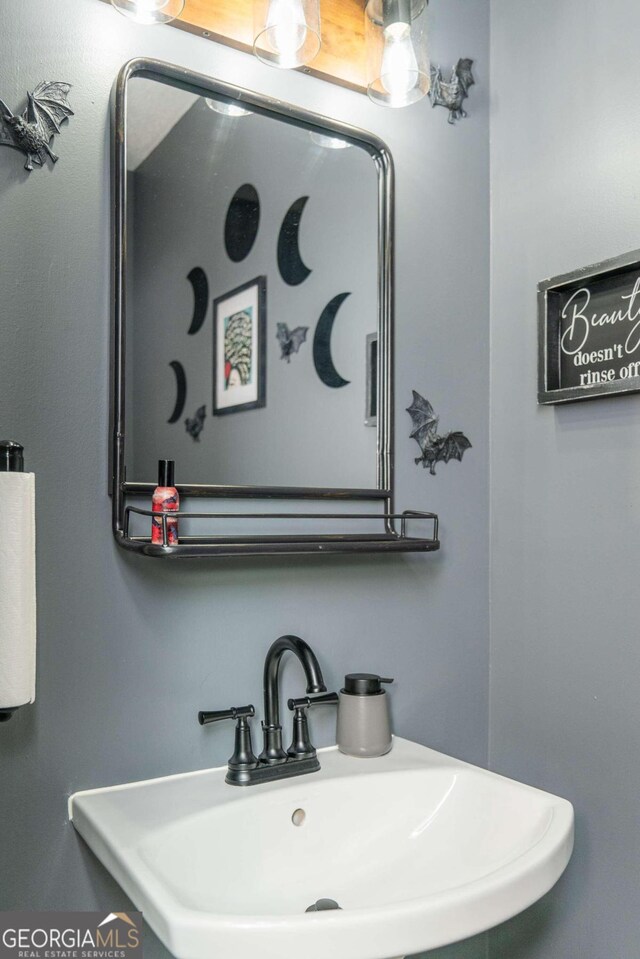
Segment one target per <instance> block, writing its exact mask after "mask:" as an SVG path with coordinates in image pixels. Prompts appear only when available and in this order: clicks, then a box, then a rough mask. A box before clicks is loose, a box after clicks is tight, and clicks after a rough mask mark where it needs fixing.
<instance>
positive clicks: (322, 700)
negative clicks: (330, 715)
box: [287, 693, 339, 711]
mask: <svg viewBox="0 0 640 959" xmlns="http://www.w3.org/2000/svg"><path fill="white" fill-rule="evenodd" d="M338 701H339V696H338V694H337V693H325V694H324V696H313V697H311V696H300V698H299V699H290V700H289V701H288V702H287V705H288V707H289V709H290V710H292V711H293V710H294V709H308V707H309V706H333V705H335V704H336V703H337V702H338Z"/></svg>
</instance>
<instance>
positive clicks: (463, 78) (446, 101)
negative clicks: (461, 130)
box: [429, 60, 476, 123]
mask: <svg viewBox="0 0 640 959" xmlns="http://www.w3.org/2000/svg"><path fill="white" fill-rule="evenodd" d="M472 66H473V60H458V62H457V63H456V65H455V67H454V68H453V70H452V71H451V79H450V80H449V81H448V82H447V81H446V80H443V79H442V70H441V69H440V67H431V89H430V90H429V98H430V100H431V106H432V107H446V108H447V110H448V111H449V117H448V120H449V123H455V121H456V120H459V119H460V118H461V117H466V115H467V114H466V112H465V110H463V108H462V102H463V100H466V98H467V97H468V96H469V87H471V86H473V84H474V83H475V82H476V81H475V80H474V79H473V73H472V72H471V67H472Z"/></svg>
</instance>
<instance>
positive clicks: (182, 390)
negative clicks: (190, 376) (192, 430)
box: [167, 360, 187, 423]
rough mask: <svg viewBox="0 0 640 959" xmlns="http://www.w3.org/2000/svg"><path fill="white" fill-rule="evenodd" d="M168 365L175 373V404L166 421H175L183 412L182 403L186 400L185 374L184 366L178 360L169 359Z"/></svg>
mask: <svg viewBox="0 0 640 959" xmlns="http://www.w3.org/2000/svg"><path fill="white" fill-rule="evenodd" d="M169 366H170V367H171V369H172V370H173V372H174V373H175V374H176V405H175V406H174V408H173V413H172V414H171V416H170V417H169V419H168V420H167V423H177V422H178V420H179V419H180V417H181V416H182V414H183V412H184V404H185V403H186V401H187V375H186V373H185V371H184V366H183V365H182V363H180V362H179V361H178V360H171V362H170V363H169Z"/></svg>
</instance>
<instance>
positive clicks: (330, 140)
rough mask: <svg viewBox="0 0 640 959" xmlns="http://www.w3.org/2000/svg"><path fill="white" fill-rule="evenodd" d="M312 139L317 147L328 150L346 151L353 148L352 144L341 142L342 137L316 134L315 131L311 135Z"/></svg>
mask: <svg viewBox="0 0 640 959" xmlns="http://www.w3.org/2000/svg"><path fill="white" fill-rule="evenodd" d="M310 137H311V139H312V140H313V142H314V143H315V144H316V145H317V146H319V147H325V149H327V150H346V149H347V148H348V147H350V146H351V144H350V143H347V141H346V140H341V139H340V137H328V136H326V135H325V134H324V133H316V132H315V131H312V132H311V133H310Z"/></svg>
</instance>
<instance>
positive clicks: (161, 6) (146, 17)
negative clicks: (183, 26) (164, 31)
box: [111, 0, 184, 25]
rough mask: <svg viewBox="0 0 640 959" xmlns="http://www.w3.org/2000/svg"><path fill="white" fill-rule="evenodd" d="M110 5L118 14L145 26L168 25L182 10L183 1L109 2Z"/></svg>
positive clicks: (114, 0) (115, 0) (116, 0)
mask: <svg viewBox="0 0 640 959" xmlns="http://www.w3.org/2000/svg"><path fill="white" fill-rule="evenodd" d="M111 3H112V4H113V6H114V7H115V9H116V10H117V11H118V13H121V14H123V16H125V17H128V18H129V19H130V20H135V22H136V23H142V24H145V25H151V24H154V23H169V22H170V21H171V20H174V19H175V18H176V17H178V16H179V15H180V14H181V13H182V10H183V8H184V0H111Z"/></svg>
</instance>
